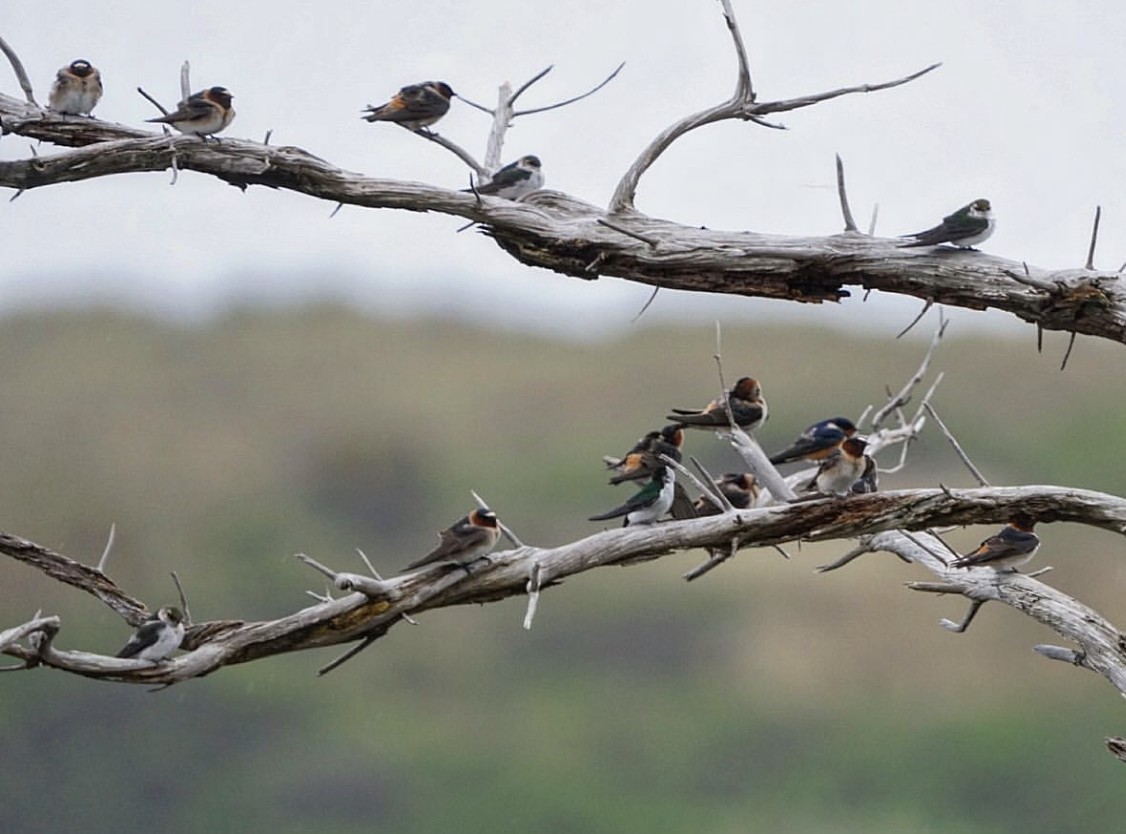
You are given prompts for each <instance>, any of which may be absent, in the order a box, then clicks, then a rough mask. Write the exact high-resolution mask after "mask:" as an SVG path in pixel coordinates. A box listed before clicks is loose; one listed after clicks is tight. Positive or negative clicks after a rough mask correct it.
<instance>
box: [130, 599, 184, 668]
mask: <svg viewBox="0 0 1126 834" xmlns="http://www.w3.org/2000/svg"><path fill="white" fill-rule="evenodd" d="M183 639H184V615H183V614H182V613H181V612H180V609H179V608H174V607H173V606H171V605H166V606H164V607H163V608H161V609H160V610H159V611H157V612H156V615H155V616H153V617H151V618H150V619H149V620H147V621H146V622H144V623H142V624H141V627H140V628H138V629H137V630H136V631H135V632H134V633H133V636H132V637H130V638H129V642H128V643H126V644H125V647H124V648H123V649H122V650H121V651H119V652H118V653H117V656H118V657H134V658H136V659H138V660H148V661H151V662H153V663H160V662H161V661H163V660H165V659H166V658H167V657H168V656H169V655H170V654H172V652H174V651H176V649H178V648H180V642H181V641H182V640H183Z"/></svg>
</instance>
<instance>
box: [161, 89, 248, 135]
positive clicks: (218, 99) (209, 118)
mask: <svg viewBox="0 0 1126 834" xmlns="http://www.w3.org/2000/svg"><path fill="white" fill-rule="evenodd" d="M233 98H234V96H232V95H231V91H230V90H228V89H227V88H226V87H208V88H207V89H206V90H201V91H200V92H198V93H192V94H191V95H190V96H188V99H187V101H181V102H180V103H179V104H178V105H177V106H176V111H175V112H174V113H169V114H168V115H167V116H159V117H157V118H155V119H146V120H145V121H147V122H158V123H160V124H166V125H172V127H174V128H176V130H178V131H180V132H181V133H188V134H194V135H196V136H210V135H212V134H214V133H218V132H219V131H220V130H222V129H223V128H225V127H226V126H227V125H229V124H230V123H231V120H232V119H233V118H234V117H235V109H234V108H233V107H231V99H233Z"/></svg>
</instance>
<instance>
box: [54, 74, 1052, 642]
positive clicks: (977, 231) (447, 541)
mask: <svg viewBox="0 0 1126 834" xmlns="http://www.w3.org/2000/svg"><path fill="white" fill-rule="evenodd" d="M102 92H103V87H102V79H101V73H99V71H98V70H97V69H96V68H95V67H94V66H93V65H92V64H91V63H90V62H89V61H86V60H83V59H79V60H76V61H73V62H71V63H70V64H69V65H67V66H65V67H63V68H62V69H60V70H59V71H58V74H57V75H56V77H55V80H54V82H53V84H52V85H51V91H50V95H49V100H48V103H49V106H50V108H51V109H52V110H54V111H56V112H58V113H60V114H63V115H79V116H89V115H90V114H91V113H92V112H93V110H94V107H95V106H97V104H98V101H99V100H100V99H101V97H102ZM456 95H457V94H456V93H455V92H454V91H453V89H452V88H451V87H450V85H449V84H446V83H445V82H444V81H424V82H421V83H419V84H410V85H407V86H406V87H403V88H401V89H400V90H399V92H397V93H396V94H395V95H394V96H392V97H391V98H390V99H389V100H388V101H387V102H386V103H384V104H380V105H378V106H372V105H369V106H367V107H366V108H365V109H364V110H363V114H364V115H363V116H362V118H363V119H365V120H366V121H368V122H391V123H394V124H399V125H402V126H403V127H405V128H407V129H409V130H412V131H415V132H420V133H429V128H430V127H431V126H432V125H434V124H435V123H437V122H438V120H439V119H441V118H442V117H443V116H444V115H446V113H447V112H448V111H449V109H450V102H451V100H452V99H453V98H454V97H456ZM233 98H234V97H233V96H232V95H231V93H230V91H229V90H227V88H225V87H209V88H208V89H206V90H202V91H200V92H198V93H194V94H193V95H191V96H189V97H188V98H187V99H186V100H185V101H182V102H180V103H179V105H178V106H177V108H176V110H175V111H174V112H172V113H168V114H167V115H164V116H159V117H157V118H155V119H148V121H149V122H153V123H160V124H167V125H170V126H171V127H173V128H175V129H176V130H178V131H179V132H180V133H185V134H192V135H197V136H200V137H207V136H212V135H214V134H216V133H218V132H220V131H221V130H223V129H224V128H226V127H227V126H228V125H229V124H230V123H231V120H232V119H234V116H235V111H234V108H233V107H232V106H231V102H232V100H233ZM543 183H544V177H543V170H542V165H541V163H540V160H539V158H538V157H536V156H532V155H528V156H523V157H521V158H520V159H519V160H517V161H516V162H513V163H511V164H509V165H506V166H505V167H503V168H501V169H500V170H499V171H497V173H496V174H494V175H493V177H492V179H491V180H490V182H488V183H484V184H481V185H479V186H477V187H476V188H475V189H471V190H472V191H475V192H476V193H479V194H489V195H493V196H498V197H504V198H507V199H512V200H515V199H519V198H520V197H523V196H524V195H525V194H528V193H530V192H532V191H534V190H536V189H538V188H542V187H543ZM994 226H995V223H994V220H993V216H992V211H991V206H990V204H989V201H988V200H985V199H979V200H974V201H973V202H972V203H969V204H968V205H966V206H963V207H962V208H960V209H958V210H957V211H956V212H954V213H952V214H950V215H947V216H946V217H944V218H943V220H942V222H941V223H940V224H938V225H937V226H934V227H933V228H930V229H927V230H925V231H922V232H917V233H915V234H913V235H908V236H906V237H908V238H910V240H909V241H908V242H906V243H904V244H903V245H904V246H937V245H939V244H943V243H951V244H953V245H955V246H958V247H960V248H972V247H973V246H974V245H975V244H978V243H981V242H982V241H984V240H986V239H987V238H988V237H989V236H990V235H991V234H992V233H993V229H994ZM767 416H768V410H767V405H766V400H765V398H764V397H763V395H762V386H761V385H759V383H758V381H757V380H755V379H754V378H753V377H743V378H741V379H740V380H739V381H738V382H736V383H735V385H734V386H732V388H731V389H730V390H729V391H727V392H725V394H724V395H723V396H722V397H717V398H716V399H714V400H712V401H711V402H709V403H708V404H707V405H706V406H704V407H703V408H701V409H673V410H672V413H671V414H669V415H667V417H666V419H667V420H669V421H670V422H669V424H668V425H666V426H664V427H663V428H661V429H659V430H656V431H650V432H648V433H647V434H646V435H644V436H643V437H641V438H640V439H639V440H638V441H637V443H636V444H634V446H633V447H632V448H630V450H629V451H628V452H626V454H625V455H623V456H622V457H620V458H606V462H607V465H608V466H609V468H610V469H611V470H612V471H613V473H614V474H613V475H612V476H611V478H610V483H611V484H614V485H617V484H621V483H626V482H636V481H645V483H644V485H643V486H642V487H641V488H640V489H639V490H638V491H637V492H636V493H634V495H632V496H631V497H630V498H629V499H628V500H626V501H625V502H624V503H622V504H620V505H619V506H617V507H615V508H613V509H612V510H608V511H606V512H604V513H599V514H598V515H594V516H591V517H590V520H591V521H606V520H610V519H616V518H622V519H623V522H622V524H623V526H631V525H642V524H654V523H656V522H658V521H660V520H661V519H662V518H664V517H665V516H666V515H671V516H672V517H673V518H674V519H687V518H696V517H699V516H705V515H714V514H718V513H721V512H723V510H724V508H723V507H722V506H721V505H720V502H719V501H717V500H716V498H715V497H714V496H711V495H708V494H706V493H705V494H704V495H701V496H700V498H698V499H697V500H696V501H695V502H693V501H691V500H690V499H689V498H688V495H687V493H686V492H685V490H684V488H683V486H681V485H680V484H679V483H677V480H676V470H675V469H674V468H673V467H671V466H669V465H667V463H666V462H665V460H664V459H663V457H662V456H664V457H667V458H669V459H671V460H675V461H677V462H678V463H679V462H680V460H681V455H682V452H681V449H682V447H683V445H684V430H685V429H703V430H709V431H723V430H724V429H725V428H729V427H730V426H731V424H732V423H734V424H735V425H736V426H739V427H740V428H742V429H743V430H744V431H748V432H749V431H753V430H754V429H756V428H758V427H759V426H761V425H762V424H763V423H764V422H765V421H766V418H767ZM866 448H867V441H865V440H864V439H863V438H861V437H858V436H857V428H856V426H855V425H854V424H853V423H852V421H851V420H849V419H848V418H846V417H832V418H829V419H827V420H821V421H820V422H817V423H814V424H813V425H811V426H809V427H808V428H806V429H805V431H803V432H802V433H801V435H800V436H799V437H798V439H797V440H796V441H794V443H792V444H791V445H790V446H788V447H787V448H785V449H783V450H781V451H780V452H777V453H776V454H774V455H771V456H770V462H771V463H772V464H774V465H779V464H783V463H791V462H795V461H810V462H816V463H817V464H818V466H817V472H816V474H815V475H814V476H813V477H812V478H810V480H809V481H808V482H805V483H803V484H801V485H799V490H798V491H799V492H804V493H808V494H816V493H821V494H824V495H835V496H845V495H849V494H862V493H869V492H875V491H876V490H877V488H878V470H877V467H876V463H875V461H874V460H873V459H872V458H871V457H870V456H869V455H868V454H866V451H865V450H866ZM715 487H716V489H717V490H718V491H720V492H721V493H722V494H723V495H724V497H726V499H727V500H728V502H729V503H730V504H731V506H732V507H734V508H735V509H747V508H748V507H750V506H751V505H752V504H753V503H754V502H755V500H756V499H757V498H758V495H759V487H758V484H757V483H756V481H755V478H754V476H753V475H751V474H750V473H739V472H732V473H727V474H724V475H723V476H722V477H720V478H718V479H716V481H715ZM1034 524H1035V521H1034V519H1032V518H1031V517H1030V516H1028V515H1027V514H1024V513H1017V514H1015V515H1014V516H1013V518H1012V519H1011V520H1010V523H1009V525H1008V526H1006V527H1005V528H1004V529H1002V530H1001V532H999V533H997V534H996V535H994V536H990V537H989V538H988V539H986V540H985V541H983V542H982V543H981V544H980V545H979V546H978V547H977V548H976V549H975V550H974V551H972V552H970V553H967V554H965V555H964V556H961V557H959V558H958V559H955V560H953V561H952V562H950V566H951V567H959V568H961V567H967V568H968V567H980V566H988V567H992V568H994V569H997V570H1015V569H1016V568H1017V567H1019V566H1020V565H1023V564H1025V563H1026V562H1028V561H1029V560H1030V559H1031V558H1032V557H1033V555H1034V554H1035V552H1036V549H1037V548H1038V547H1039V544H1040V541H1039V538H1038V537H1037V536H1036V534H1035V533H1033V532H1032V529H1033V525H1034ZM500 533H501V530H500V523H499V521H498V519H497V516H496V514H495V513H494V512H493V511H492V510H488V509H476V510H473V511H472V512H471V513H469V514H468V515H466V516H464V517H462V518H460V519H458V520H457V521H456V522H455V523H454V524H452V525H451V526H450V527H449V528H447V529H446V530H443V531H442V532H441V533H439V543H438V546H437V547H435V548H434V550H432V551H431V552H430V553H428V554H427V555H425V556H423V557H422V558H421V559H418V560H417V561H415V562H412V563H411V564H409V565H408V566H407V568H406V569H407V570H417V569H419V568H423V567H426V566H428V565H433V564H450V563H452V564H456V565H460V566H462V567H464V568H465V569H466V570H467V571H468V570H469V566H470V565H472V564H473V563H475V562H476V561H478V560H479V559H482V558H486V557H487V555H488V554H489V553H490V552H491V551H492V550H493V548H494V547H496V544H497V542H498V540H499V538H500ZM183 636H184V624H183V614H182V612H181V611H180V610H179V609H178V608H175V607H172V606H166V607H163V608H161V609H160V610H159V611H157V612H156V614H155V615H154V616H153V617H152V618H151V619H150V620H148V621H147V622H145V623H144V624H142V625H141V627H140V628H139V629H137V631H136V633H135V634H134V635H133V636H132V637H131V638H130V640H129V642H128V643H127V644H126V645H125V647H124V648H122V650H121V651H120V652H119V653H118V655H117V656H118V657H122V658H136V659H140V660H145V661H149V662H154V663H158V662H162V661H164V660H165V659H166V658H167V657H168V656H170V655H171V654H172V652H173V651H175V650H176V649H177V648H178V647H179V645H180V642H181V640H182V639H183Z"/></svg>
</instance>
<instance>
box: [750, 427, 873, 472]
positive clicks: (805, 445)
mask: <svg viewBox="0 0 1126 834" xmlns="http://www.w3.org/2000/svg"><path fill="white" fill-rule="evenodd" d="M854 434H856V426H855V425H853V423H852V420H850V419H848V418H847V417H830V418H829V419H828V420H822V421H821V422H820V423H814V424H813V425H812V426H809V427H808V428H806V430H805V431H803V432H802V433H801V435H800V436H799V437H798V439H797V440H795V441H794V442H793V443H791V444H790V445H789V446H787V447H786V448H785V449H783V450H782V451H781V452H776V453H775V454H773V455H771V456H770V462H771V463H773V464H774V465H776V466H777V465H778V464H780V463H789V462H790V461H794V460H822V459H824V458H827V457H828V456H829V455H830V454H832V452H833V450H834V449H836V448H837V447H838V446H840V445H841V441H843V440H845V439H846V438H849V437H852V436H853V435H854Z"/></svg>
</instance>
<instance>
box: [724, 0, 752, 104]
mask: <svg viewBox="0 0 1126 834" xmlns="http://www.w3.org/2000/svg"><path fill="white" fill-rule="evenodd" d="M719 2H720V5H722V6H723V19H724V20H725V21H726V22H727V31H728V32H730V33H731V40H732V41H733V42H734V46H735V57H736V59H737V60H738V61H739V79H738V81H737V82H736V85H735V95H736V96H738V97H740V98H745V99H746V100H747V101H751V102H753V101H754V100H755V89H754V87H753V86H752V84H751V64H750V61H748V60H747V46H746V43H745V42H744V41H743V34H742V33H741V32H740V31H739V21H737V20H736V19H735V10H734V9H733V8H732V7H731V0H719Z"/></svg>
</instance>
